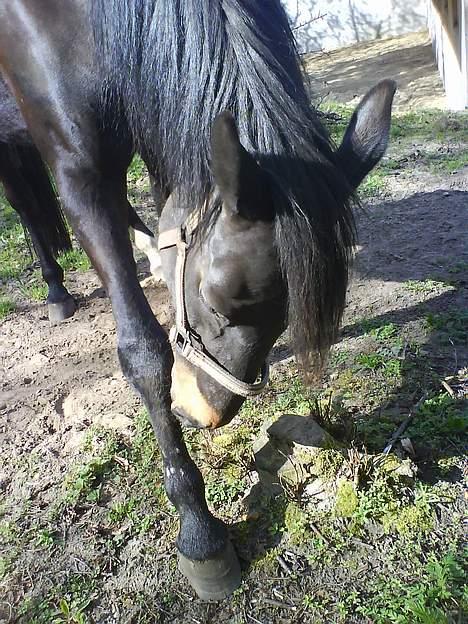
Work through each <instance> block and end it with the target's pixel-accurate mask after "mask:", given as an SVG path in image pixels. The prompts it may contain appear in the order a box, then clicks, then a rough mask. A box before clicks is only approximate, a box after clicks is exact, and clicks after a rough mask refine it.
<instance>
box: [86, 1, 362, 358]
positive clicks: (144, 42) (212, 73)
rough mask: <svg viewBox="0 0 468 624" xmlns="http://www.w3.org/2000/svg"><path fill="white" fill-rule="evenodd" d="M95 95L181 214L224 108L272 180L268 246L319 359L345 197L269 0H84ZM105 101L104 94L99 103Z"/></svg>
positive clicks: (340, 272)
mask: <svg viewBox="0 0 468 624" xmlns="http://www.w3.org/2000/svg"><path fill="white" fill-rule="evenodd" d="M91 6H92V14H91V19H92V22H93V28H94V31H95V39H96V53H97V55H98V58H99V60H100V61H101V62H102V64H103V67H104V71H105V76H106V83H105V84H106V87H107V89H106V95H107V97H109V96H111V97H115V98H117V101H118V102H119V105H121V104H123V107H124V111H125V115H126V117H127V120H128V123H129V124H130V127H131V129H132V131H133V134H134V137H135V141H136V143H137V146H139V148H140V149H141V150H142V151H143V152H144V153H145V154H147V155H148V156H149V159H150V161H151V162H152V164H153V166H154V168H155V171H156V173H158V172H159V173H160V175H162V176H164V178H165V180H166V181H167V183H168V185H169V188H176V187H177V188H178V189H179V191H180V192H181V193H182V196H183V198H184V201H185V202H186V205H187V210H189V209H191V208H193V207H194V206H203V205H205V203H206V199H207V196H208V194H209V193H210V192H211V191H212V189H213V180H212V174H211V171H210V135H211V127H212V123H213V120H214V118H215V116H216V115H217V114H218V113H219V112H221V111H223V110H229V111H231V112H232V113H233V115H234V117H235V119H236V121H237V124H238V128H239V134H240V138H241V141H242V143H243V145H244V147H245V148H246V149H247V150H248V151H250V152H251V153H252V154H255V156H256V157H257V158H258V159H259V161H260V162H261V164H262V165H263V166H264V167H265V168H266V169H268V170H269V172H270V173H271V174H272V178H273V179H274V180H275V183H276V186H277V189H276V192H275V193H274V196H275V203H276V206H275V209H276V242H277V248H278V253H279V257H280V261H281V266H282V270H283V273H284V276H285V279H286V282H287V286H288V293H289V326H290V330H291V334H292V337H293V344H294V349H295V352H296V354H297V355H298V357H299V359H300V360H302V362H303V363H304V364H305V365H306V366H307V365H308V364H310V361H311V360H310V357H311V356H312V355H313V354H314V353H318V354H319V356H320V359H322V357H323V356H324V355H325V354H326V352H327V350H328V348H329V346H330V344H331V343H332V341H333V340H334V339H335V337H336V333H337V330H338V326H339V323H340V320H341V315H342V312H343V308H344V303H345V293H346V285H347V278H348V264H349V255H350V253H351V249H352V246H353V244H354V222H353V217H352V213H351V210H350V206H349V202H350V201H351V200H350V197H351V192H350V189H349V187H348V184H347V182H346V180H345V177H344V175H343V174H342V173H341V171H340V170H338V168H337V167H336V165H335V159H334V154H333V151H332V146H331V144H330V140H329V138H328V135H327V133H326V131H325V129H324V128H323V126H322V125H321V123H320V121H319V120H318V118H317V115H316V113H315V111H314V110H313V108H312V107H311V106H310V104H309V100H308V96H307V92H306V89H305V86H304V83H303V78H302V74H301V68H300V64H299V60H298V55H297V51H296V47H295V42H294V38H293V35H292V33H291V30H290V27H289V24H288V20H287V17H286V14H285V12H284V9H283V8H282V6H281V4H280V2H279V0H171V1H170V2H168V1H166V0H114V1H113V2H109V1H108V0H93V2H92V3H91ZM111 101H112V100H111Z"/></svg>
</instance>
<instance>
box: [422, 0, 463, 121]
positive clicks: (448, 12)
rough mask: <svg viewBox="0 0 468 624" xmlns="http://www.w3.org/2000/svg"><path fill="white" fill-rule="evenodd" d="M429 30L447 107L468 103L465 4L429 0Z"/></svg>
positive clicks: (455, 108)
mask: <svg viewBox="0 0 468 624" xmlns="http://www.w3.org/2000/svg"><path fill="white" fill-rule="evenodd" d="M429 30H430V32H431V37H432V45H433V48H434V53H435V57H436V62H437V65H438V67H439V71H440V75H441V76H442V80H443V82H444V87H445V92H446V95H447V102H448V105H449V108H451V109H453V110H463V109H464V108H466V107H468V4H467V3H466V2H464V0H449V2H447V3H442V2H435V1H434V0H432V1H431V0H429Z"/></svg>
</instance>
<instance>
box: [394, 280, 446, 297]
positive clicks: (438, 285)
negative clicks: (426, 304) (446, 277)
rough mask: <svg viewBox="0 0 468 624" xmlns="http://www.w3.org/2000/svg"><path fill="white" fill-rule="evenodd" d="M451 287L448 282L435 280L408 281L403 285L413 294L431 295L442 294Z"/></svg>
mask: <svg viewBox="0 0 468 624" xmlns="http://www.w3.org/2000/svg"><path fill="white" fill-rule="evenodd" d="M447 287H450V285H449V284H447V283H446V282H440V281H436V280H433V279H425V280H407V281H406V282H404V284H403V288H404V289H405V290H408V291H409V292H413V293H422V294H430V293H435V292H440V291H441V290H444V289H447Z"/></svg>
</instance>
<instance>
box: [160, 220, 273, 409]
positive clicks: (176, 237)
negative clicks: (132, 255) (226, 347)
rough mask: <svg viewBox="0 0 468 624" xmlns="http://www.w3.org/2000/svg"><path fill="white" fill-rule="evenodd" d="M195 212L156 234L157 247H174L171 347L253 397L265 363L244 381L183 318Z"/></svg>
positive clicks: (264, 379)
mask: <svg viewBox="0 0 468 624" xmlns="http://www.w3.org/2000/svg"><path fill="white" fill-rule="evenodd" d="M198 221H199V219H198V215H197V214H193V213H192V215H191V216H190V217H189V218H188V219H187V220H186V221H185V222H184V223H183V224H182V225H181V226H179V227H176V228H173V229H170V230H166V231H165V232H161V233H160V234H159V238H158V249H159V251H161V250H162V249H168V248H169V247H176V248H177V261H176V267H175V307H176V322H175V325H174V326H173V327H172V328H171V331H170V332H169V340H170V343H171V345H172V347H173V349H175V350H177V352H178V353H180V355H181V356H182V357H183V358H184V359H186V360H187V361H188V362H190V363H191V364H193V366H196V367H197V368H200V369H201V370H202V371H204V372H205V373H206V374H207V375H209V376H210V377H211V378H212V379H214V380H215V381H216V382H217V383H219V384H220V385H221V386H223V387H224V388H226V389H227V390H229V391H230V392H232V393H233V394H237V395H239V396H243V397H245V398H247V397H253V396H257V395H258V394H260V392H261V391H262V390H263V388H264V387H265V386H266V385H267V383H268V377H269V366H268V363H267V362H265V364H264V365H263V367H262V371H261V379H260V381H256V382H255V383H253V384H251V383H246V382H245V381H241V380H240V379H237V377H234V375H231V373H230V372H229V371H227V370H226V369H225V368H223V367H222V366H221V365H220V364H218V362H217V361H216V360H215V359H214V358H213V357H212V356H211V355H210V354H209V353H208V352H207V351H206V350H205V348H204V346H203V343H202V342H201V340H200V338H199V336H198V335H197V334H196V333H195V332H194V331H193V330H192V329H191V327H190V325H189V322H188V320H187V312H186V307H185V289H184V281H185V264H186V260H187V250H188V248H189V247H190V237H191V236H192V234H193V232H194V231H195V230H196V228H197V226H198Z"/></svg>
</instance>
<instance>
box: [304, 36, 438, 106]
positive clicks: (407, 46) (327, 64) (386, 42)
mask: <svg viewBox="0 0 468 624" xmlns="http://www.w3.org/2000/svg"><path fill="white" fill-rule="evenodd" d="M305 63H306V68H307V70H308V72H309V74H310V76H311V87H312V92H313V93H314V94H316V96H317V97H319V98H326V97H328V96H329V97H331V98H332V99H333V100H335V101H338V102H341V103H343V104H357V102H358V101H359V99H360V98H361V97H362V94H363V93H365V92H366V91H367V90H368V89H370V88H371V87H372V86H373V85H374V84H375V83H376V82H378V81H379V80H383V79H384V78H391V79H392V80H395V81H396V83H397V84H398V91H397V94H396V97H395V104H394V110H395V111H397V112H408V111H410V110H419V109H421V108H440V109H443V108H445V107H446V99H445V94H444V89H443V85H442V82H441V80H440V77H439V73H438V70H437V67H436V65H435V63H434V56H433V52H432V45H431V41H430V38H429V35H428V33H427V32H426V31H423V32H417V33H411V34H409V35H402V36H401V37H393V38H389V39H381V40H378V41H371V42H365V43H360V44H357V45H354V46H350V47H348V48H341V49H340V50H335V51H333V52H327V53H315V54H310V55H308V56H307V57H306V58H305Z"/></svg>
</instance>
